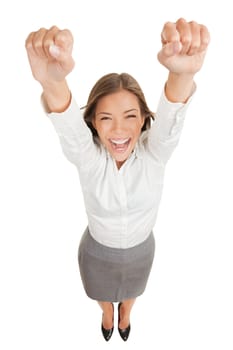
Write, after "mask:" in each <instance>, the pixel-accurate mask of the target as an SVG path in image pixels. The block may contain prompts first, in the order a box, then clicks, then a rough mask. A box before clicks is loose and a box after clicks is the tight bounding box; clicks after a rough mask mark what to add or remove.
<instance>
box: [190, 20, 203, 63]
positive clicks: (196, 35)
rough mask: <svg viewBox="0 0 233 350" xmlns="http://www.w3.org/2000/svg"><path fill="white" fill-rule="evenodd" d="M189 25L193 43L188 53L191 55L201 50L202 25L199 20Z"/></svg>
mask: <svg viewBox="0 0 233 350" xmlns="http://www.w3.org/2000/svg"><path fill="white" fill-rule="evenodd" d="M189 27H190V31H191V37H192V38H191V43H190V46H189V50H188V51H187V54H188V55H189V56H192V55H195V54H196V53H198V52H199V50H200V46H201V30H200V29H201V27H200V25H199V24H198V23H197V22H194V21H192V22H189Z"/></svg>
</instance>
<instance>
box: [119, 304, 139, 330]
mask: <svg viewBox="0 0 233 350" xmlns="http://www.w3.org/2000/svg"><path fill="white" fill-rule="evenodd" d="M135 301H136V299H128V300H124V301H122V303H121V307H120V322H119V328H120V329H125V328H127V327H128V326H129V324H130V313H131V310H132V307H133V305H134V303H135Z"/></svg>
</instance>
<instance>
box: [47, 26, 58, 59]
mask: <svg viewBox="0 0 233 350" xmlns="http://www.w3.org/2000/svg"><path fill="white" fill-rule="evenodd" d="M59 31H60V29H59V28H58V27H56V26H52V27H51V28H50V29H49V30H48V31H47V32H46V34H45V36H44V42H43V48H44V51H45V53H46V55H47V57H51V51H50V47H51V46H52V45H54V40H55V36H56V34H57V33H58V32H59ZM52 57H53V55H52Z"/></svg>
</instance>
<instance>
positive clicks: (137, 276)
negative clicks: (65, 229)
mask: <svg viewBox="0 0 233 350" xmlns="http://www.w3.org/2000/svg"><path fill="white" fill-rule="evenodd" d="M154 253H155V239H154V235H153V233H151V234H150V236H149V237H148V238H147V239H146V240H145V241H144V242H143V243H141V244H139V245H137V246H135V247H132V248H128V249H118V248H110V247H106V246H104V245H101V244H100V243H98V242H97V241H95V240H94V239H93V238H92V236H91V234H90V233H89V230H88V228H87V229H86V231H85V232H84V234H83V237H82V239H81V241H80V245H79V250H78V262H79V270H80V275H81V279H82V282H83V287H84V289H85V292H86V294H87V295H88V297H90V298H91V299H94V300H98V301H109V302H120V301H123V300H126V299H134V298H136V297H138V296H139V295H141V294H142V293H143V292H144V290H145V288H146V284H147V280H148V277H149V274H150V271H151V267H152V263H153V260H154Z"/></svg>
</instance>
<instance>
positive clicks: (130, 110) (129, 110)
mask: <svg viewBox="0 0 233 350" xmlns="http://www.w3.org/2000/svg"><path fill="white" fill-rule="evenodd" d="M132 111H136V112H138V109H136V108H131V109H128V110H127V111H125V112H124V114H125V113H129V112H132ZM99 114H106V115H112V113H108V112H99V113H98V114H96V115H99Z"/></svg>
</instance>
